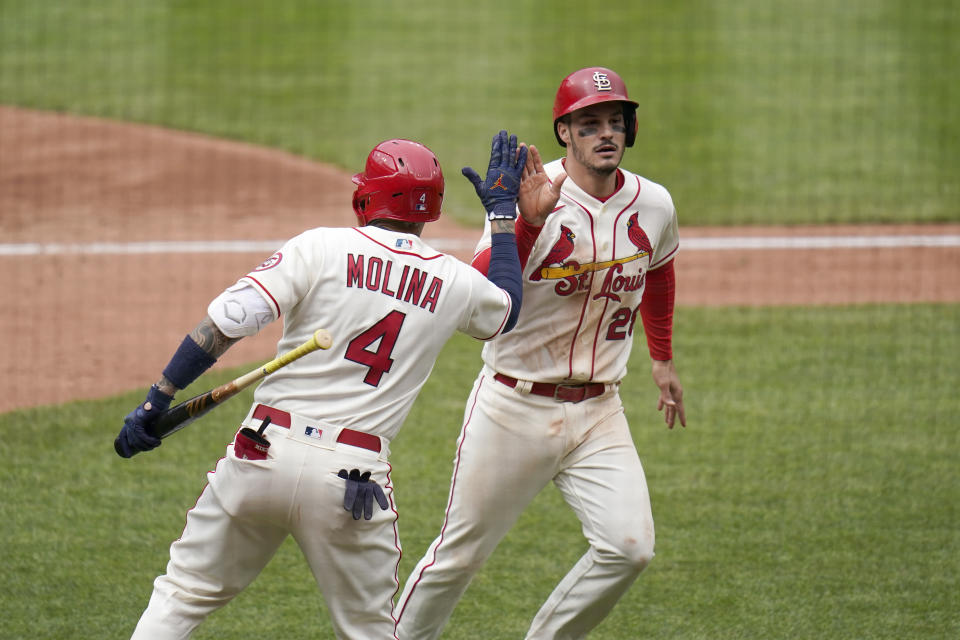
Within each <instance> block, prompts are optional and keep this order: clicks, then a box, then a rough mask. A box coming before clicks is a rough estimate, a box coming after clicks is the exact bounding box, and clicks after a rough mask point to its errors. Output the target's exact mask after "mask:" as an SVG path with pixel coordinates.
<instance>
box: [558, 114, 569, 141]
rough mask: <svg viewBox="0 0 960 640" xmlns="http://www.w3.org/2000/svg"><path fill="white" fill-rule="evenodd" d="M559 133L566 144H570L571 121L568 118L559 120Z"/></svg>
mask: <svg viewBox="0 0 960 640" xmlns="http://www.w3.org/2000/svg"><path fill="white" fill-rule="evenodd" d="M557 135H558V136H559V137H560V139H561V140H563V145H564V146H566V145H568V144H570V122H569V121H568V119H567V118H561V119H560V120H558V121H557Z"/></svg>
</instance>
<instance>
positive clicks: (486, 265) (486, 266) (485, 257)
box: [470, 247, 492, 275]
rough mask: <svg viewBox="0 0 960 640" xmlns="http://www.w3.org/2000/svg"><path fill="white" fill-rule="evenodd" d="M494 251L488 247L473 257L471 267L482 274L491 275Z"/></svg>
mask: <svg viewBox="0 0 960 640" xmlns="http://www.w3.org/2000/svg"><path fill="white" fill-rule="evenodd" d="M491 251H492V249H491V248H490V247H487V248H486V249H484V250H483V251H481V252H480V253H478V254H477V255H475V256H473V260H471V261H470V266H472V267H473V268H474V269H476V270H477V271H479V272H480V273H482V274H483V275H487V274H488V273H490V252H491Z"/></svg>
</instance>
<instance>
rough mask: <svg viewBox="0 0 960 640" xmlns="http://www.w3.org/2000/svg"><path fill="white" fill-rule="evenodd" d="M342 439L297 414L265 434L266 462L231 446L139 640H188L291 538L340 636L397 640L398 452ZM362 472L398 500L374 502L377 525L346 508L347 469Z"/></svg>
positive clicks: (190, 516)
mask: <svg viewBox="0 0 960 640" xmlns="http://www.w3.org/2000/svg"><path fill="white" fill-rule="evenodd" d="M251 413H252V412H251ZM244 424H245V425H247V426H251V427H252V428H253V429H257V428H258V427H259V424H260V421H259V420H254V419H252V418H251V417H250V416H249V415H248V417H247V419H246V420H245V421H244ZM307 426H311V427H313V428H314V429H316V428H317V427H320V428H321V429H322V433H320V434H319V435H318V433H317V431H316V430H313V431H307V429H306V427H307ZM308 433H309V434H310V435H307V434H308ZM338 433H339V430H338V429H337V428H336V427H330V426H325V425H322V424H318V423H317V422H316V421H312V422H310V421H306V420H303V419H301V418H299V417H298V416H292V420H291V425H290V428H289V429H286V428H282V427H278V426H275V425H274V424H271V425H269V426H268V427H267V429H266V431H265V432H264V436H265V437H266V438H267V439H268V440H269V441H270V450H269V458H268V459H266V460H257V461H251V460H241V459H238V458H237V457H236V455H235V453H234V446H233V444H231V445H229V446H228V447H227V454H226V456H225V457H224V458H223V459H221V460H220V461H219V463H218V464H217V466H216V469H215V470H214V471H212V472H210V473H208V474H207V478H208V484H207V486H206V488H204V490H203V493H202V494H201V495H200V498H199V499H198V500H197V505H196V506H195V507H194V508H193V509H191V510H190V511H189V512H188V513H187V522H186V526H185V528H184V530H183V534H182V535H181V537H180V539H179V540H177V541H175V542H174V543H173V544H172V545H171V547H170V561H169V563H168V564H167V573H166V575H162V576H160V577H159V578H157V579H156V580H155V581H154V588H153V595H152V596H151V598H150V603H149V605H148V606H147V609H146V611H144V613H143V616H142V617H141V618H140V622H139V624H138V625H137V628H136V630H135V631H134V633H133V638H134V639H135V640H182V639H185V638H188V637H189V636H190V634H191V633H192V632H193V630H194V629H195V628H196V627H197V626H198V625H199V624H200V623H201V622H202V621H203V620H204V618H206V617H207V616H208V615H209V614H210V613H211V612H213V611H215V610H216V609H219V608H220V607H222V606H224V605H225V604H227V603H228V602H229V601H230V600H231V599H232V598H233V597H234V596H236V595H237V594H238V593H240V591H242V590H243V589H244V588H245V587H246V586H247V585H248V584H250V583H251V582H252V581H253V579H254V578H256V577H257V575H258V574H259V573H260V572H261V571H262V570H263V568H264V567H265V566H266V564H267V562H269V560H270V558H272V557H273V555H274V553H275V552H276V550H277V549H278V548H279V547H280V545H281V543H282V542H283V541H284V540H285V539H286V537H287V536H288V535H292V536H293V537H294V539H295V540H296V541H297V544H298V545H300V548H301V549H302V551H303V554H304V556H305V557H306V559H307V562H308V563H309V565H310V569H311V570H312V572H313V576H314V578H315V579H316V581H317V585H318V586H319V587H320V591H321V593H322V594H323V598H324V600H325V602H326V605H327V608H328V610H329V612H330V617H331V619H332V623H333V627H334V629H335V632H336V634H337V637H338V638H352V639H356V640H374V639H381V638H384V639H391V638H395V637H396V636H395V635H394V624H395V621H394V618H393V598H394V596H395V595H396V593H397V591H398V589H399V584H398V578H397V567H398V564H399V561H400V542H399V538H398V536H397V532H396V521H397V512H396V508H395V506H394V502H393V489H392V486H391V484H390V475H389V471H390V466H389V464H388V462H387V457H388V454H389V449H388V448H387V443H386V441H383V450H382V451H381V452H380V453H379V454H378V453H376V452H374V451H370V450H367V449H363V448H360V447H355V446H351V445H348V444H338V443H337V441H336V440H337V436H338ZM354 468H357V469H360V470H361V471H372V475H371V479H373V480H376V481H377V483H379V484H380V486H381V487H383V490H384V493H385V494H386V496H387V498H388V500H389V501H390V504H391V508H390V509H389V510H387V511H383V510H381V509H380V508H379V507H378V506H377V505H376V503H374V512H373V519H371V520H364V519H360V520H354V519H353V516H352V515H351V514H350V513H349V512H347V511H345V510H344V508H343V494H344V489H345V482H344V480H343V479H341V478H340V477H338V475H337V473H338V472H339V470H340V469H347V470H350V469H354ZM264 618H265V621H264V624H265V625H267V627H265V628H260V629H251V634H252V635H262V634H263V633H264V632H265V629H268V628H269V611H265V612H264Z"/></svg>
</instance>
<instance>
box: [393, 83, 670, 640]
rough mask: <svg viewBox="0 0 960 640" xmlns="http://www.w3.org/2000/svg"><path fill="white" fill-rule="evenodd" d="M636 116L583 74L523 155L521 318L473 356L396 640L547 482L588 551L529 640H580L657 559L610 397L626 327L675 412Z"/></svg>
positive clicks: (666, 297)
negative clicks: (631, 160) (636, 161)
mask: <svg viewBox="0 0 960 640" xmlns="http://www.w3.org/2000/svg"><path fill="white" fill-rule="evenodd" d="M636 107H637V103H636V102H634V101H632V100H630V98H629V97H628V96H627V89H626V86H625V85H624V83H623V80H622V79H621V78H620V77H619V76H618V75H617V74H616V73H614V72H613V71H611V70H609V69H605V68H600V67H593V68H587V69H581V70H579V71H576V72H574V73H572V74H571V75H569V76H568V77H567V78H565V79H564V80H563V82H562V83H561V85H560V88H559V90H558V91H557V94H556V100H555V102H554V107H553V118H554V131H555V134H556V137H557V140H558V141H559V143H560V145H561V146H563V147H566V157H565V158H561V159H559V160H556V161H554V162H551V163H549V164H547V165H545V166H544V165H543V164H542V163H541V162H540V158H539V153H538V152H537V150H536V148H535V147H533V146H531V147H530V149H529V154H530V155H529V157H528V162H527V166H526V168H525V169H524V172H523V173H524V177H523V184H522V185H521V191H520V196H519V201H518V206H519V209H520V214H521V217H520V218H518V220H517V223H516V239H517V244H518V248H519V255H520V260H521V264H523V265H524V270H523V296H524V306H523V310H522V311H521V312H520V318H519V320H518V321H517V326H516V327H515V328H514V330H513V331H512V332H510V334H509V335H503V336H499V337H497V338H496V339H494V340H492V341H490V342H488V343H487V344H486V345H485V346H484V348H483V368H482V370H481V371H480V373H479V375H478V376H477V378H476V382H475V384H474V387H473V391H472V393H471V394H470V397H469V399H468V400H467V405H466V410H465V412H464V422H463V428H462V431H461V433H460V436H459V440H458V442H457V448H456V457H455V459H454V467H453V478H452V482H451V487H450V495H449V502H448V505H447V510H446V515H445V519H444V523H443V526H442V529H441V533H440V535H439V536H438V537H437V538H436V539H435V540H434V541H433V543H432V544H431V545H430V547H429V548H428V550H427V552H426V554H425V555H424V557H423V558H422V559H421V560H420V562H419V563H418V564H417V566H416V567H415V569H414V570H413V572H412V573H411V575H410V576H409V578H408V580H407V582H406V584H405V585H404V589H403V592H402V594H401V597H400V600H399V601H398V603H397V610H398V618H399V622H398V627H397V631H398V635H399V637H400V639H401V640H414V639H417V640H419V639H423V638H436V637H438V636H439V635H440V632H441V630H442V628H443V626H444V625H445V624H446V622H447V620H448V619H449V617H450V615H451V613H452V611H453V609H454V606H455V605H456V603H457V601H458V599H459V598H460V597H461V595H462V594H463V592H464V591H465V590H466V588H467V586H468V584H469V583H470V580H471V578H472V577H473V575H474V574H475V573H476V571H477V570H478V569H479V568H480V566H481V565H482V564H483V563H484V561H485V560H486V559H487V557H488V556H489V555H490V553H492V552H493V549H494V548H495V547H496V546H497V543H498V542H499V541H500V540H501V538H503V536H504V535H505V534H506V533H507V531H508V530H509V529H510V527H511V526H512V525H513V523H514V522H515V521H516V519H517V518H518V517H519V515H520V513H521V512H522V511H523V510H524V508H525V507H526V506H527V505H528V504H529V503H530V501H531V500H532V499H533V498H534V497H535V496H536V495H537V493H539V492H540V490H541V489H542V488H543V487H544V486H545V485H546V484H547V483H548V482H550V481H553V483H554V484H555V485H556V486H557V488H558V489H559V490H560V492H561V494H562V495H563V497H564V499H565V500H566V502H567V504H569V505H570V507H571V508H572V509H573V511H574V512H575V513H576V515H577V517H578V518H579V519H580V522H581V523H582V531H583V534H584V536H585V537H586V538H587V541H588V542H589V545H590V546H589V549H588V550H587V552H586V553H585V554H584V555H583V557H582V558H581V559H580V561H579V562H577V564H576V565H575V566H574V567H573V568H572V569H571V570H570V572H569V573H568V574H567V575H566V577H564V578H563V580H562V581H561V582H560V584H559V585H557V587H556V589H555V590H554V591H553V593H552V594H551V595H550V596H549V597H548V598H547V601H546V602H545V603H544V604H543V606H542V607H541V608H540V610H539V612H538V613H537V614H536V617H535V618H534V620H533V622H532V624H531V625H530V628H529V630H528V632H527V636H526V637H527V638H528V639H534V638H536V639H544V640H546V639H550V640H554V639H559V638H582V637H584V636H585V635H586V634H587V633H588V632H589V631H590V630H591V629H593V628H594V627H595V626H596V625H597V624H598V623H600V621H601V620H603V618H604V617H605V616H606V615H607V614H608V613H609V612H610V610H611V609H612V608H613V606H614V604H615V603H616V602H617V600H618V599H619V598H620V597H621V596H622V595H623V593H624V592H625V591H626V590H627V589H628V588H629V587H630V585H631V584H632V583H633V582H634V580H635V579H636V578H637V576H638V574H639V573H640V572H641V571H642V570H643V569H644V567H646V566H647V564H648V563H649V562H650V560H651V559H652V558H653V546H654V530H653V517H652V514H651V509H650V499H649V495H648V491H647V486H646V479H645V477H644V473H643V467H642V466H641V464H640V459H639V456H638V454H637V451H636V448H635V447H634V444H633V441H632V439H631V436H630V431H629V427H628V425H627V421H626V419H625V417H624V410H623V406H622V404H621V401H620V385H621V381H622V380H623V378H624V376H625V375H626V372H627V360H628V358H629V356H630V349H631V345H632V343H633V339H634V334H635V333H639V331H640V326H639V325H640V323H639V322H638V320H639V321H641V322H642V324H643V329H644V332H645V334H646V340H647V346H648V348H649V351H650V355H651V357H652V359H653V379H654V382H655V383H656V385H657V387H658V388H659V400H658V409H659V410H664V415H665V420H666V423H667V425H668V426H669V427H670V428H672V427H673V426H674V423H675V420H676V419H678V418H679V420H680V423H681V424H683V425H684V426H686V417H685V414H684V408H683V400H682V397H683V390H682V387H681V385H680V381H679V379H678V377H677V373H676V370H675V368H674V365H673V361H672V352H671V349H672V345H671V342H672V341H671V332H672V316H673V301H674V271H673V259H674V257H675V255H676V252H677V246H678V230H677V217H676V213H675V211H674V206H673V202H672V200H671V198H670V195H669V193H668V192H667V190H666V189H664V188H663V187H662V186H660V185H658V184H655V183H653V182H651V181H650V180H647V179H646V178H643V177H641V176H638V175H634V174H633V173H630V172H629V171H626V170H624V169H621V168H619V165H620V161H621V158H622V157H623V153H624V150H625V148H626V147H630V146H632V145H633V143H634V141H635V139H636V134H637V119H636ZM487 231H489V229H488V230H487ZM491 249H492V245H491V236H490V234H489V233H486V234H485V235H484V237H483V238H482V240H481V242H480V244H479V245H478V250H477V254H476V256H475V258H474V261H473V262H474V265H475V266H477V267H478V268H479V269H486V268H488V267H487V265H488V264H489V259H490V257H491ZM491 469H496V472H491Z"/></svg>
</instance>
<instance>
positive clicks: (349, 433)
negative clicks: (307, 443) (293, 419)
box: [253, 404, 380, 453]
mask: <svg viewBox="0 0 960 640" xmlns="http://www.w3.org/2000/svg"><path fill="white" fill-rule="evenodd" d="M266 417H269V418H270V424H275V425H277V426H278V427H283V428H285V429H289V428H290V414H289V413H287V412H286V411H281V410H280V409H274V408H273V407H268V406H267V405H265V404H258V405H257V408H256V409H254V410H253V419H254V420H263V419H264V418H266ZM337 442H339V443H341V444H349V445H351V446H354V447H361V448H363V449H369V450H370V451H376V452H377V453H380V438H379V437H377V436H375V435H373V434H371V433H364V432H363V431H354V430H353V429H347V428H346V427H343V428H342V429H341V430H340V434H339V435H338V436H337Z"/></svg>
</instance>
